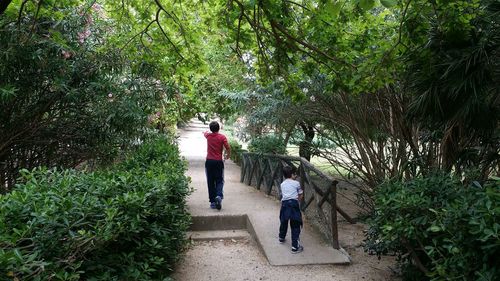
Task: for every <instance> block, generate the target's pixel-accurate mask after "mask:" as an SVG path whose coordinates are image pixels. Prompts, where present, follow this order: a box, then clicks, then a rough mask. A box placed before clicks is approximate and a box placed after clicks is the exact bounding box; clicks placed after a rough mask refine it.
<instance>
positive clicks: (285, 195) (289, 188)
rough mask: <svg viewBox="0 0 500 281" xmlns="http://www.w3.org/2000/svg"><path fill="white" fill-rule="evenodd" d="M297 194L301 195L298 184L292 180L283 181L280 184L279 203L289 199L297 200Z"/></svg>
mask: <svg viewBox="0 0 500 281" xmlns="http://www.w3.org/2000/svg"><path fill="white" fill-rule="evenodd" d="M299 194H302V188H300V183H299V182H298V181H296V180H293V179H285V180H284V181H283V182H282V183H281V195H282V198H281V201H285V200H290V199H295V200H298V199H299Z"/></svg>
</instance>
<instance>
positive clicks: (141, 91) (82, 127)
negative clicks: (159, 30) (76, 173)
mask: <svg viewBox="0 0 500 281" xmlns="http://www.w3.org/2000/svg"><path fill="white" fill-rule="evenodd" d="M59 12H60V14H55V15H53V16H50V17H49V16H48V15H47V16H46V17H40V18H38V19H37V22H35V23H33V22H32V21H33V20H34V19H32V17H29V16H27V17H25V18H20V19H19V22H17V23H16V22H8V20H9V18H8V17H3V18H2V21H1V25H0V26H1V27H0V37H1V38H2V39H1V40H0V77H1V79H0V112H1V113H0V168H1V172H0V182H2V184H1V187H0V190H3V189H4V184H6V187H7V189H8V188H10V187H11V186H12V184H13V182H14V180H15V178H16V177H17V176H18V171H19V170H20V169H22V168H27V169H32V168H34V167H37V166H39V165H45V166H49V167H52V166H59V167H74V166H75V165H78V164H79V163H81V162H83V161H85V160H89V159H100V160H101V161H103V160H109V159H112V158H113V157H115V156H116V155H117V153H118V151H119V150H120V149H124V148H126V147H128V146H130V144H131V143H132V142H134V141H135V140H136V139H137V138H139V137H140V136H142V135H143V134H144V132H145V127H146V125H147V117H148V115H149V114H150V113H151V112H154V110H156V109H157V108H158V107H159V106H160V105H161V104H162V103H164V102H165V101H166V100H167V99H168V92H169V87H168V86H167V85H165V84H164V83H161V82H160V81H159V80H157V79H155V77H154V76H151V73H150V72H136V71H133V69H132V68H131V67H130V65H129V61H128V60H127V57H126V56H124V55H123V54H122V53H120V50H119V49H118V48H116V47H108V48H103V46H102V45H103V44H106V42H107V38H106V35H105V33H106V32H109V30H110V29H111V28H112V27H111V26H110V25H109V24H108V23H106V22H104V21H103V19H101V18H99V13H98V12H97V11H95V10H94V9H92V8H85V7H81V8H73V9H60V11H59ZM62 16H64V18H60V17H62Z"/></svg>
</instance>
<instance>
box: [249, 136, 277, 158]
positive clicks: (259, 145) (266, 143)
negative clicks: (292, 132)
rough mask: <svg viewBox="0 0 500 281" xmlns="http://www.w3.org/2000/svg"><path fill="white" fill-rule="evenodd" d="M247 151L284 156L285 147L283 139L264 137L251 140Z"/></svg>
mask: <svg viewBox="0 0 500 281" xmlns="http://www.w3.org/2000/svg"><path fill="white" fill-rule="evenodd" d="M248 150H249V151H250V152H257V153H272V154H286V146H285V143H284V142H283V139H281V138H280V137H278V136H275V135H264V136H260V137H257V138H253V139H252V140H250V143H249V144H248Z"/></svg>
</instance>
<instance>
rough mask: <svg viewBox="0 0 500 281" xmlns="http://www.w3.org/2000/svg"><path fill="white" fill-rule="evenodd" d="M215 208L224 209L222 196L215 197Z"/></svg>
mask: <svg viewBox="0 0 500 281" xmlns="http://www.w3.org/2000/svg"><path fill="white" fill-rule="evenodd" d="M215 208H216V209H217V210H220V209H222V199H221V198H220V196H217V197H215Z"/></svg>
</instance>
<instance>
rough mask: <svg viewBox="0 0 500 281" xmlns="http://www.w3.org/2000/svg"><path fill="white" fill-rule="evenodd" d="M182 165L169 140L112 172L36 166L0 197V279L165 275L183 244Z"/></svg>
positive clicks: (184, 188)
mask: <svg viewBox="0 0 500 281" xmlns="http://www.w3.org/2000/svg"><path fill="white" fill-rule="evenodd" d="M185 168H186V166H185V163H183V162H182V161H180V160H179V153H178V150H177V148H176V147H175V146H174V145H173V144H172V142H170V141H168V140H167V139H165V138H160V139H157V140H156V141H153V142H151V143H146V144H144V145H142V146H141V147H140V148H139V149H138V151H136V152H135V153H134V154H132V155H130V156H129V157H128V158H127V159H126V160H125V161H124V162H123V163H121V164H119V165H117V166H116V167H114V168H113V169H110V170H107V171H99V172H93V173H84V172H79V171H75V170H62V171H60V170H55V169H52V170H47V169H35V170H33V171H31V172H29V171H27V170H24V171H23V172H22V181H23V183H21V184H18V185H17V188H16V189H15V190H14V191H12V192H11V193H9V194H6V195H2V196H0V246H1V247H0V276H2V278H5V276H10V277H11V278H12V279H16V280H161V279H164V278H166V277H167V276H168V273H169V271H170V270H171V268H172V265H173V264H174V263H175V262H176V260H177V258H178V253H179V251H180V250H181V249H182V247H183V245H184V243H185V238H184V237H185V231H186V230H187V228H188V226H189V221H190V218H189V215H188V213H187V211H186V208H185V197H186V196H187V195H188V193H189V188H188V179H187V178H186V177H185V176H184V171H185Z"/></svg>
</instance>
